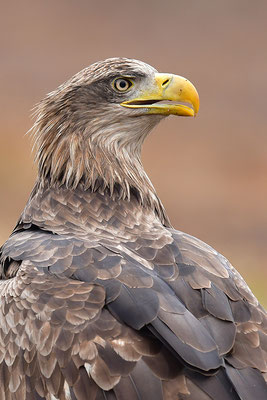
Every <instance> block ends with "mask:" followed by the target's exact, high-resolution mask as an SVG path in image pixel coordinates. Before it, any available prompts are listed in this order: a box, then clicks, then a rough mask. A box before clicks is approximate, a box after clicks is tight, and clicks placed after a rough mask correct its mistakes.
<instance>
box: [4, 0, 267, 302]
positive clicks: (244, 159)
mask: <svg viewBox="0 0 267 400" xmlns="http://www.w3.org/2000/svg"><path fill="white" fill-rule="evenodd" d="M0 18H1V21H0V27H1V28H0V29H1V32H0V33H1V34H0V74H1V75H0V80H1V83H0V85H1V86H0V97H1V98H0V110H1V127H0V188H1V189H0V190H1V193H0V221H1V224H0V240H1V242H3V241H4V240H6V238H7V237H8V235H9V233H10V232H11V230H12V227H13V226H14V224H15V223H16V220H17V218H18V216H19V214H20V212H21V211H22V209H23V207H24V204H25V202H26V200H27V197H28V195H29V192H30V190H31V187H32V185H33V182H34V179H35V174H36V171H35V168H34V167H33V166H32V165H33V157H32V155H31V152H30V140H29V137H25V136H24V133H25V132H26V131H27V130H28V129H29V128H30V127H31V124H32V121H31V119H30V118H29V115H30V109H31V108H32V106H33V105H34V104H35V103H36V102H37V101H39V100H40V99H41V98H42V97H43V96H44V95H45V94H46V93H47V92H48V91H51V90H53V89H54V88H55V87H56V86H57V85H58V84H60V83H61V82H62V81H64V80H66V79H67V78H68V77H70V76H71V75H72V74H74V73H75V72H77V71H78V70H80V69H82V68H83V67H85V66H87V65H89V64H91V63H92V62H94V61H97V60H100V59H105V58H107V57H114V56H126V57H131V58H137V59H141V60H143V61H146V62H148V63H150V64H152V65H153V66H155V67H156V68H157V69H158V70H160V71H162V72H173V73H177V74H180V75H184V76H186V77H188V78H189V79H190V80H191V81H193V82H194V83H195V85H196V86H197V88H198V90H199V93H200V99H201V109H200V113H199V116H198V117H197V118H195V119H193V118H192V119H186V118H174V117H173V118H169V119H168V120H166V121H165V122H163V123H162V124H161V125H160V126H159V127H158V128H157V129H156V130H155V132H154V134H153V135H152V136H150V138H149V139H148V140H147V142H146V144H145V148H144V152H143V161H144V164H145V167H146V169H147V171H148V173H149V175H150V177H151V178H152V181H153V183H154V184H155V186H156V188H157V190H158V193H159V195H160V197H161V198H162V200H163V202H164V204H165V206H166V208H167V210H168V213H169V215H170V217H171V220H172V222H173V224H174V226H175V227H176V228H177V229H180V230H183V231H186V232H188V233H190V234H192V235H195V236H197V237H199V238H201V239H202V240H204V241H206V242H208V243H209V244H211V245H212V246H213V247H215V248H216V249H217V250H219V251H220V252H221V253H223V254H224V255H225V256H226V257H227V258H229V259H230V261H231V262H232V263H233V264H234V265H235V266H236V267H237V268H238V269H239V271H240V272H241V273H242V275H243V276H244V277H245V278H246V280H247V281H248V282H249V284H250V286H251V288H252V289H253V291H254V292H255V293H256V295H257V296H258V297H259V299H260V300H261V302H262V303H263V304H265V306H266V305H267V293H266V279H267V268H266V256H267V247H266V242H267V202H266V195H267V185H266V170H267V148H266V145H267V130H266V119H267V117H266V116H267V110H266V93H267V1H266V0H262V1H260V0H257V1H246V0H238V1H237V0H236V1H235V0H229V1H228V0H224V1H219V0H218V1H217V0H209V1H208V0H195V1H189V0H186V1H180V0H176V1H174V0H172V1H168V0H165V1H158V0H147V1H146V0H142V1H136V0H135V1H134V0H132V1H127V0H125V1H116V0H111V1H101V0H99V1H81V0H75V1H74V0H73V1H69V0H65V1H64V0H56V1H55V0H53V1H50V0H42V1H41V0H34V1H33V0H32V1H27V0H25V1H16V2H15V1H9V2H6V1H2V3H1V17H0Z"/></svg>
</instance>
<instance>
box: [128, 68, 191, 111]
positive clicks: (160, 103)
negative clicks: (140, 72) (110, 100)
mask: <svg viewBox="0 0 267 400" xmlns="http://www.w3.org/2000/svg"><path fill="white" fill-rule="evenodd" d="M181 103H182V104H181ZM184 103H185V104H184ZM121 106H123V107H128V108H143V109H144V112H145V114H160V115H166V116H167V115H171V114H173V115H182V116H186V117H193V116H196V114H197V112H198V109H199V96H198V92H197V90H196V88H195V86H194V85H193V84H192V83H191V82H190V81H189V80H188V79H186V78H183V77H182V76H178V75H172V74H159V73H157V74H155V76H154V79H153V81H152V82H150V83H149V85H148V86H145V87H144V88H143V89H141V91H140V92H139V95H138V97H136V98H134V99H130V100H127V101H124V102H123V103H121Z"/></svg>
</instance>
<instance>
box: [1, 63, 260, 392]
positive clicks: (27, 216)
mask: <svg viewBox="0 0 267 400" xmlns="http://www.w3.org/2000/svg"><path fill="white" fill-rule="evenodd" d="M113 64H114V65H113ZM103 65H104V66H105V67H107V66H109V65H111V70H112V68H114V69H115V70H116V71H117V70H119V71H123V70H126V71H128V72H127V74H129V69H132V70H138V71H139V70H140V68H141V67H142V68H141V70H142V69H143V70H145V71H146V72H147V73H148V72H151V71H152V72H153V69H149V67H147V66H145V65H144V64H142V63H138V62H136V64H135V62H133V61H129V60H121V59H119V60H116V62H115V61H114V60H113V61H110V60H109V61H107V62H106V64H105V63H104V64H103ZM100 67H101V64H100V65H99V64H97V67H95V66H93V67H91V69H90V70H89V72H88V71H87V72H84V71H83V72H82V73H81V74H80V75H79V76H78V77H76V78H73V80H72V81H70V83H67V84H66V85H65V86H64V85H63V86H62V87H61V88H60V89H59V90H58V91H57V92H54V93H53V94H51V95H49V97H48V98H47V99H46V100H45V101H44V102H43V103H42V104H41V106H40V107H41V108H39V116H38V118H37V123H36V125H35V129H36V135H37V136H36V137H37V146H38V153H37V158H38V160H39V167H40V168H39V178H38V182H37V184H36V186H35V188H34V190H33V192H32V195H31V197H30V199H29V202H28V204H27V205H26V207H25V210H24V212H23V213H22V215H21V217H20V219H19V221H18V224H17V226H16V228H15V229H14V231H13V233H12V235H11V236H10V238H9V239H8V240H7V242H6V243H5V244H4V245H3V246H2V249H1V276H2V280H1V281H0V294H1V303H0V381H1V386H0V399H1V400H17V399H19V400H37V399H38V400H40V399H45V400H54V399H60V400H70V399H71V400H91V399H92V400H94V399H96V400H99V399H103V400H104V399H117V400H124V399H126V398H127V399H129V400H140V399H142V400H143V399H156V400H161V399H164V400H171V399H181V400H186V399H188V400H210V399H213V400H215V399H216V400H228V399H229V400H230V399H231V400H232V399H234V400H239V399H242V400H250V399H255V398H256V399H257V400H258V399H259V400H264V399H266V396H267V389H266V384H265V381H264V379H263V374H264V372H266V371H267V366H266V361H267V357H266V350H267V346H266V342H267V340H266V338H267V317H266V313H265V311H264V310H263V309H262V308H261V306H260V305H259V304H258V301H257V300H256V298H255V297H254V296H253V294H252V293H251V291H250V290H249V288H248V286H247V285H246V283H245V282H244V281H243V279H242V278H241V276H240V275H239V274H238V273H237V272H236V270H234V268H233V267H232V266H231V265H230V263H229V262H228V261H227V260H226V259H225V258H224V257H223V256H221V255H220V254H219V253H217V252H216V251H215V250H213V249H212V248H211V247H209V246H208V245H206V244H205V243H203V242H201V241H200V240H198V239H196V238H194V237H192V236H189V235H187V234H184V233H182V232H179V231H176V230H174V229H173V228H172V227H171V226H170V223H169V221H168V218H167V216H166V214H165V211H164V209H163V206H162V205H161V203H160V201H159V199H158V198H157V196H156V193H155V191H154V188H153V186H152V184H151V183H150V181H149V180H148V178H147V176H146V174H145V172H144V171H143V169H142V165H141V162H140V150H141V144H142V141H143V139H144V137H145V136H146V134H147V133H148V131H149V130H150V129H151V127H152V126H153V125H155V123H156V122H158V120H159V118H156V119H153V120H151V121H148V122H146V123H145V122H144V121H143V122H140V119H139V118H142V117H140V116H136V117H134V118H135V119H136V121H134V122H133V124H132V125H131V126H132V127H133V125H134V127H133V131H132V135H131V134H129V135H128V136H127V137H125V134H126V133H127V132H125V129H126V126H127V123H126V122H125V123H124V124H123V123H122V125H121V131H120V134H121V136H120V137H119V139H118V138H117V139H116V140H115V139H114V126H115V125H116V124H119V120H118V116H117V115H116V117H113V120H112V118H110V119H109V116H110V115H111V114H112V112H111V111H110V112H107V114H104V113H103V109H102V112H101V107H100V109H99V110H98V112H99V113H100V114H101V116H102V117H103V120H102V121H101V122H99V121H98V120H97V116H96V115H95V114H94V113H93V112H94V108H95V109H96V110H97V106H96V105H95V107H94V108H93V106H92V109H91V111H90V117H89V116H88V115H87V117H86V118H85V113H84V112H82V110H83V109H82V107H83V106H82V105H80V107H79V106H78V105H77V110H80V111H81V114H78V115H80V118H78V115H77V116H75V118H74V120H75V119H76V120H77V121H78V122H77V123H80V125H78V126H77V124H74V120H73V119H72V116H73V113H74V114H75V109H72V114H71V113H69V114H68V112H67V111H68V110H69V104H70V105H71V106H72V107H73V101H74V100H75V99H76V98H75V99H73V97H72V101H70V103H68V102H67V103H62V104H64V107H63V105H62V106H61V108H60V106H59V104H60V101H61V100H62V99H63V98H64V99H65V101H66V97H65V96H66V93H69V90H70V89H71V90H73V87H76V86H75V85H74V84H75V82H76V84H77V82H78V83H79V85H81V83H82V82H84V80H85V79H86V77H87V75H88V74H89V76H90V79H92V76H94V79H95V80H97V81H99V80H100V81H101V79H102V78H103V77H104V76H105V74H106V73H107V69H105V68H104V67H103V66H102V69H101V68H100ZM98 69H100V70H101V73H98V72H97V71H98ZM146 69H147V70H146ZM108 71H109V72H110V70H108ZM152 72H151V73H152ZM120 73H124V74H125V72H120ZM92 74H93V75H92ZM64 91H65V92H64ZM90 93H91V94H90V95H91V97H90V98H89V100H88V102H87V103H90V102H91V103H90V104H93V103H92V99H93V96H96V93H97V91H96V89H95V90H93V91H90ZM80 95H81V94H80ZM84 96H85V95H84ZM87 97H88V96H87ZM62 101H63V100H62ZM74 103H75V101H74ZM82 104H83V102H82ZM108 104H109V105H110V103H108ZM50 106H51V110H50V108H49V107H50ZM53 107H54V108H53ZM107 107H108V105H107ZM110 107H111V106H110ZM52 109H53V114H50V111H51V112H52ZM63 109H64V113H65V114H64V113H63V114H62V116H60V113H61V110H63ZM56 110H58V114H57V115H55V111H56ZM110 110H111V108H110ZM77 112H78V111H77ZM63 115H65V120H64V121H63V120H62V121H61V123H59V122H58V124H57V117H58V118H63ZM93 115H94V118H93ZM105 115H106V117H105ZM67 116H68V117H69V118H67ZM124 117H125V116H123V114H121V116H120V118H121V119H122V120H124ZM131 118H133V117H131ZM63 119H64V118H63ZM90 120H91V121H93V122H92V124H91V129H90V124H89V122H88V121H90ZM137 120H138V121H137ZM85 121H87V122H85ZM108 121H110V122H109V129H107V128H106V130H105V129H104V128H105V126H106V125H107V124H108ZM112 121H113V122H112ZM115 122H116V123H115ZM72 123H73V125H72ZM128 123H129V121H128ZM144 123H145V125H146V126H145V128H144V127H142V126H143V125H142V124H144ZM94 124H95V125H96V124H98V129H97V130H96V131H95V133H94V134H93V132H94V129H93V128H92V126H94ZM67 126H68V128H67ZM82 126H83V128H82ZM101 126H102V127H103V128H100V127H101ZM116 126H119V125H116ZM111 127H112V128H111ZM141 127H142V134H141V132H140V129H141ZM63 128H64V129H63ZM108 131H109V132H110V133H109V134H108ZM86 132H87V133H86ZM96 132H97V133H96ZM112 132H113V135H112ZM138 132H139V136H138ZM101 135H102V136H101ZM134 144H135V145H134Z"/></svg>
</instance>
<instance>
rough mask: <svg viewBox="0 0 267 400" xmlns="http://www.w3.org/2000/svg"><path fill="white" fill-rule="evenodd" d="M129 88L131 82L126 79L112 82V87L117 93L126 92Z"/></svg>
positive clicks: (131, 84) (117, 79)
mask: <svg viewBox="0 0 267 400" xmlns="http://www.w3.org/2000/svg"><path fill="white" fill-rule="evenodd" d="M131 86H133V82H132V81H131V80H130V79H128V78H116V79H115V80H114V81H113V87H114V89H116V90H117V91H118V92H127V90H129V89H130V87H131Z"/></svg>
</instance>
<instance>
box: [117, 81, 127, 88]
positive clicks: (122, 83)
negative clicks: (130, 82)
mask: <svg viewBox="0 0 267 400" xmlns="http://www.w3.org/2000/svg"><path fill="white" fill-rule="evenodd" d="M119 86H120V88H121V89H125V88H126V86H127V82H126V81H120V82H119Z"/></svg>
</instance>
